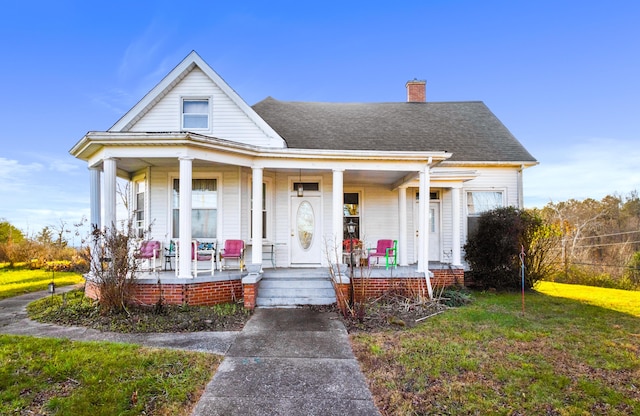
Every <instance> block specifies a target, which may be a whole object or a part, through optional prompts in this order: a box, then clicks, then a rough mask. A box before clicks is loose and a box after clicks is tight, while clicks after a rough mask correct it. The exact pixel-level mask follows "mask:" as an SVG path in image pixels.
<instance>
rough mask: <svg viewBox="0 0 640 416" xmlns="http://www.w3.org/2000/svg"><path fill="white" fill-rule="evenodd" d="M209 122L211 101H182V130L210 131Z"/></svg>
mask: <svg viewBox="0 0 640 416" xmlns="http://www.w3.org/2000/svg"><path fill="white" fill-rule="evenodd" d="M209 122H210V120H209V99H206V98H205V99H184V100H182V128H183V129H184V130H190V129H194V130H208V129H209Z"/></svg>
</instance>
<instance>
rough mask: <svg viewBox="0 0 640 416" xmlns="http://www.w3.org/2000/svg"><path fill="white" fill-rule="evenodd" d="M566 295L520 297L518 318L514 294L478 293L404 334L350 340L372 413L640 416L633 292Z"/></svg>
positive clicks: (639, 303) (637, 302) (638, 332)
mask: <svg viewBox="0 0 640 416" xmlns="http://www.w3.org/2000/svg"><path fill="white" fill-rule="evenodd" d="M565 286H568V285H546V284H543V285H541V286H540V290H541V291H545V292H547V291H552V293H553V296H550V295H548V294H546V293H541V292H533V293H527V294H526V312H525V314H524V316H523V315H522V306H521V297H520V294H519V293H514V294H492V293H476V294H475V295H474V298H475V301H474V303H472V304H471V305H469V306H465V307H461V308H457V309H452V310H450V311H448V312H446V313H444V314H440V315H438V316H435V317H433V318H430V319H429V320H427V321H425V322H424V323H423V324H421V325H419V326H417V327H415V328H413V329H411V330H407V331H393V332H391V331H390V332H384V333H378V334H357V335H354V336H352V340H353V346H354V351H355V353H356V355H357V357H358V360H359V361H360V363H361V366H362V369H363V371H364V372H365V375H366V377H367V380H368V382H369V385H370V387H371V390H372V392H373V394H374V397H375V399H376V404H377V405H378V408H379V409H380V410H381V411H382V412H383V414H385V415H414V414H443V415H458V414H478V415H485V414H492V415H516V414H517V415H522V414H527V415H533V414H536V415H537V414H551V415H632V414H637V415H640V358H639V356H640V319H639V318H638V316H639V315H638V308H640V292H625V291H619V290H618V291H615V290H611V289H601V288H591V287H590V288H588V289H587V290H585V289H582V288H576V287H565ZM580 293H582V294H583V295H582V297H581V296H580V295H579V294H580ZM561 296H566V297H569V296H572V297H580V299H567V298H566V297H561ZM587 302H589V303H587ZM590 303H591V304H590ZM595 304H601V305H605V307H603V306H595ZM621 311H623V312H624V313H622V312H621Z"/></svg>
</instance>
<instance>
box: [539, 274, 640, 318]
mask: <svg viewBox="0 0 640 416" xmlns="http://www.w3.org/2000/svg"><path fill="white" fill-rule="evenodd" d="M536 290H537V291H538V292H540V293H544V294H545V295H549V296H555V297H560V298H567V299H574V300H577V301H580V302H584V303H588V304H591V305H595V306H601V307H603V308H606V309H611V310H614V311H618V312H623V313H628V314H630V315H634V316H637V317H640V292H638V291H630V290H618V289H606V288H602V287H593V286H583V285H568V284H563V283H554V282H538V284H537V285H536Z"/></svg>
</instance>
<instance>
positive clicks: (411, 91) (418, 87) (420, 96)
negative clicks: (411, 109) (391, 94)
mask: <svg viewBox="0 0 640 416" xmlns="http://www.w3.org/2000/svg"><path fill="white" fill-rule="evenodd" d="M406 87H407V102H408V103H425V102H427V81H420V80H417V79H415V78H414V79H413V81H407V84H406Z"/></svg>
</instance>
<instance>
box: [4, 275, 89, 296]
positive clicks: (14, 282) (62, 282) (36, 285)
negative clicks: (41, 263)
mask: <svg viewBox="0 0 640 416" xmlns="http://www.w3.org/2000/svg"><path fill="white" fill-rule="evenodd" d="M52 276H53V273H52V272H51V271H47V270H44V269H35V270H30V269H8V268H0V299H5V298H10V297H13V296H18V295H24V294H26V293H31V292H38V291H40V290H47V287H48V285H49V283H51V279H52ZM53 280H54V282H55V284H56V286H68V285H75V284H77V283H84V278H83V277H82V275H81V274H79V273H75V272H55V276H54V277H53Z"/></svg>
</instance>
